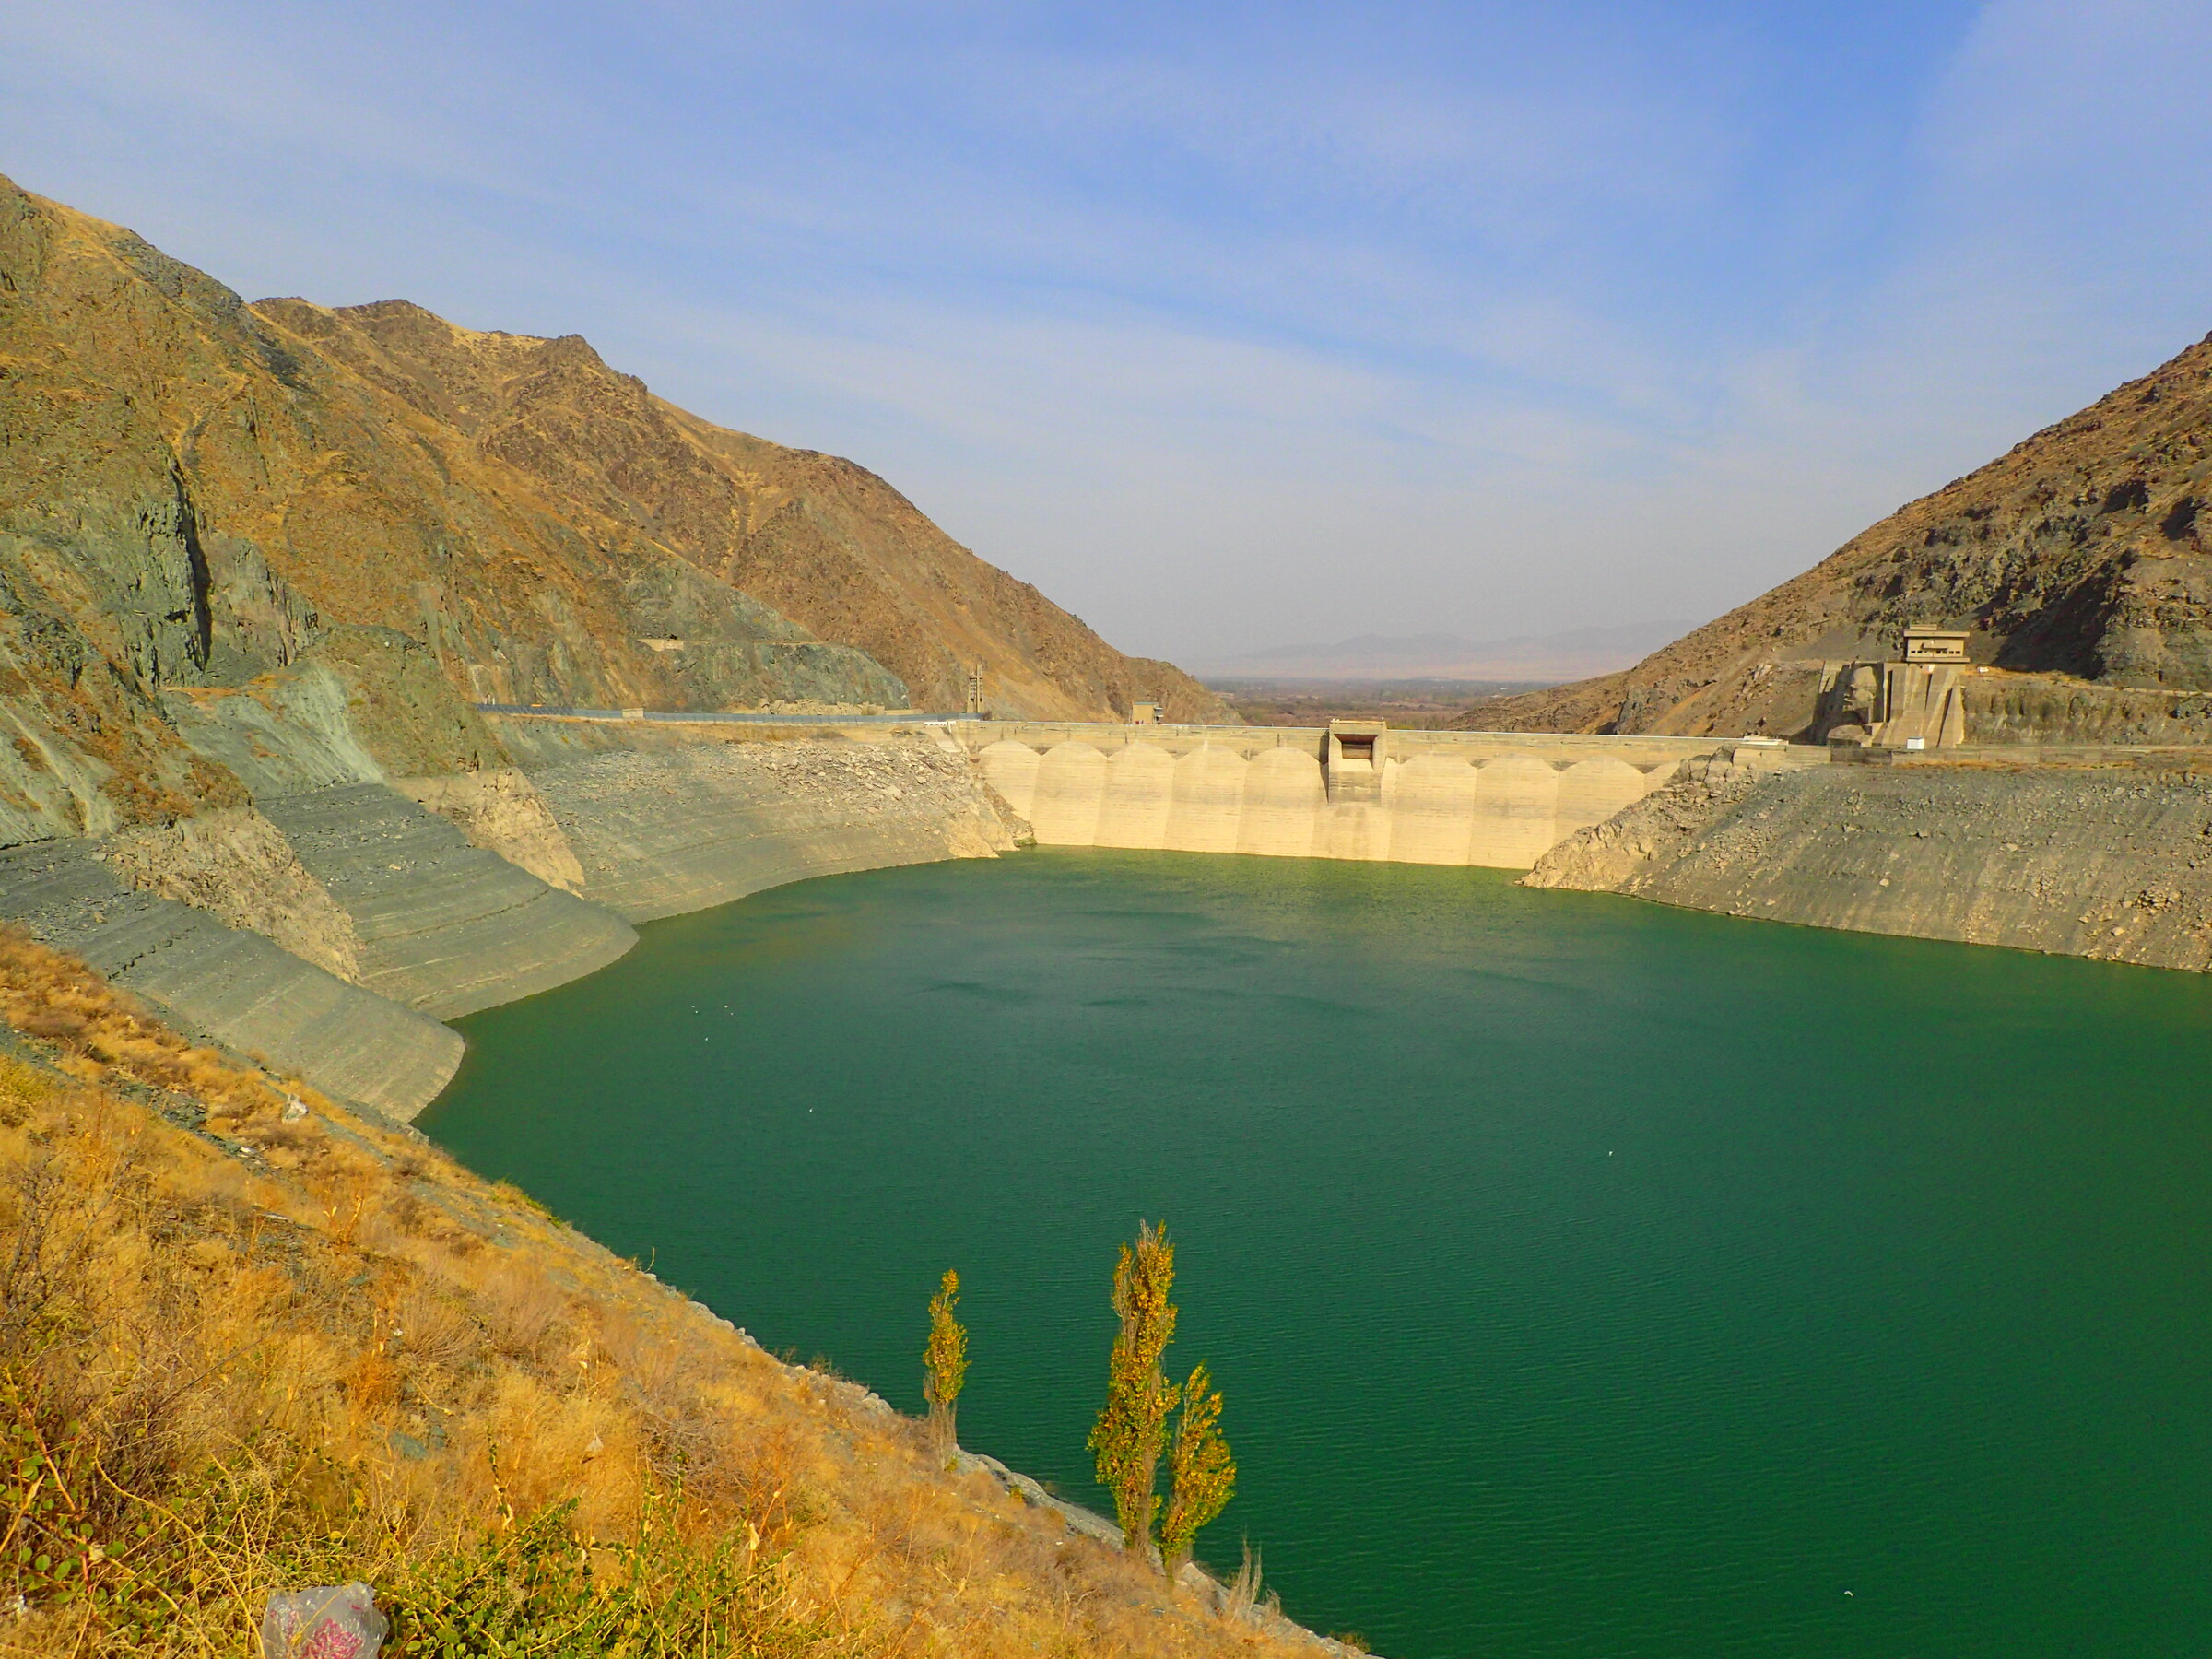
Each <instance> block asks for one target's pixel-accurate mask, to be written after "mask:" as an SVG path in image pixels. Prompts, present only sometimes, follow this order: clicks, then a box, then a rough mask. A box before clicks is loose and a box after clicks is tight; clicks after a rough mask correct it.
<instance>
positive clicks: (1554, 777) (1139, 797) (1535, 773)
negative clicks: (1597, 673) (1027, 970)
mask: <svg viewBox="0 0 2212 1659" xmlns="http://www.w3.org/2000/svg"><path fill="white" fill-rule="evenodd" d="M950 730H951V731H952V732H953V734H954V735H956V736H957V737H958V738H959V741H960V742H961V744H962V746H963V747H965V748H967V750H968V751H969V753H971V755H972V756H974V758H975V759H976V761H977V763H978V765H979V766H980V768H981V770H982V774H983V779H984V781H985V782H988V783H989V784H990V785H991V787H992V788H993V789H994V790H995V791H996V792H997V793H998V794H999V795H1001V796H1002V797H1003V798H1004V799H1005V800H1006V804H1007V805H1008V806H1011V807H1012V808H1013V809H1014V810H1015V811H1016V812H1018V813H1019V814H1020V815H1021V816H1022V817H1023V818H1027V819H1028V820H1029V822H1030V826H1031V827H1032V829H1033V830H1035V832H1036V836H1037V840H1038V841H1039V842H1040V843H1041V844H1043V845H1046V846H1058V847H1129V848H1138V849H1145V850H1148V851H1154V852H1173V853H1257V854H1261V855H1272V856H1276V857H1281V858H1343V859H1358V860H1368V861H1375V862H1389V863H1396V864H1428V865H1485V866H1488V867H1491V868H1497V869H1509V870H1525V869H1527V868H1529V867H1530V866H1531V865H1534V864H1535V862H1536V860H1537V859H1539V858H1540V857H1542V856H1543V855H1544V854H1545V853H1547V852H1548V851H1550V850H1551V849H1552V848H1553V847H1555V846H1557V845H1558V844H1559V842H1560V841H1564V840H1566V839H1567V838H1568V837H1569V836H1571V835H1572V834H1573V833H1574V832H1575V831H1576V830H1582V829H1584V828H1586V827H1588V826H1589V825H1592V824H1600V823H1603V822H1605V820H1606V819H1607V818H1611V817H1612V816H1613V815H1614V814H1615V813H1617V812H1618V811H1620V810H1621V808H1623V807H1624V806H1630V805H1631V804H1633V803H1635V802H1637V801H1640V800H1641V799H1642V798H1643V797H1644V796H1645V795H1647V794H1651V793H1652V792H1653V790H1655V789H1660V788H1663V787H1664V786H1665V785H1666V784H1667V783H1668V782H1672V781H1673V779H1674V777H1675V773H1676V771H1677V768H1678V767H1679V766H1680V765H1681V763H1682V762H1683V761H1685V760H1688V759H1695V758H1697V757H1700V756H1706V755H1712V753H1714V752H1715V750H1716V749H1718V748H1720V747H1727V746H1726V745H1724V741H1723V740H1719V739H1715V738H1712V737H1619V736H1610V735H1606V736H1594V735H1591V736H1585V735H1555V734H1548V733H1546V734H1522V733H1511V732H1426V731H1403V730H1390V729H1387V728H1386V727H1384V726H1383V725H1382V724H1381V723H1379V722H1374V723H1370V722H1348V721H1338V722H1336V723H1335V724H1332V725H1331V726H1329V727H1327V728H1325V729H1324V728H1319V727H1311V726H1159V725H1102V724H1054V723H1041V722H1011V721H993V722H984V721H980V720H979V721H961V722H956V723H951V724H950ZM1734 747H1736V748H1737V750H1738V751H1739V754H1740V755H1741V758H1743V759H1754V758H1756V759H1755V763H1757V764H1760V765H1763V766H1769V767H1773V768H1776V769H1781V768H1783V767H1790V766H1794V765H1804V764H1825V763H1826V762H1827V760H1828V759H1829V757H1828V756H1827V755H1826V754H1825V753H1824V752H1821V751H1818V750H1815V751H1810V752H1803V751H1792V750H1790V749H1787V748H1785V747H1783V746H1782V745H1780V744H1779V743H1762V744H1758V745H1757V746H1756V747H1754V746H1753V745H1752V744H1750V743H1743V744H1739V745H1736V746H1734Z"/></svg>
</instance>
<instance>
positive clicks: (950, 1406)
mask: <svg viewBox="0 0 2212 1659" xmlns="http://www.w3.org/2000/svg"><path fill="white" fill-rule="evenodd" d="M959 1301H960V1276H959V1274H957V1273H955V1272H954V1271H953V1270H952V1269H951V1268H949V1267H947V1268H946V1269H945V1278H944V1281H943V1282H942V1283H941V1284H939V1285H938V1287H937V1293H936V1294H935V1296H933V1297H931V1298H930V1299H929V1343H928V1346H926V1347H924V1348H923V1350H922V1397H923V1398H924V1400H926V1401H928V1402H929V1431H930V1438H931V1439H932V1441H934V1442H935V1445H936V1448H937V1454H938V1455H939V1456H940V1457H950V1456H951V1455H952V1453H954V1452H955V1451H956V1450H958V1449H959V1438H958V1436H957V1434H956V1433H955V1431H954V1421H953V1418H954V1414H955V1413H956V1412H957V1411H958V1409H959V1397H960V1390H961V1389H962V1388H963V1387H965V1386H966V1385H967V1382H968V1327H967V1326H966V1325H964V1324H961V1323H960V1322H959V1320H958V1319H957V1318H955V1317H954V1316H953V1310H954V1309H955V1308H957V1307H959Z"/></svg>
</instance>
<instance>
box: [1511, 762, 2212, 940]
mask: <svg viewBox="0 0 2212 1659" xmlns="http://www.w3.org/2000/svg"><path fill="white" fill-rule="evenodd" d="M1685 770H1686V771H1690V772H1693V773H1696V774H1698V775H1694V776H1691V777H1688V778H1687V779H1686V780H1685V781H1683V782H1679V783H1677V784H1675V785H1673V786H1671V787H1669V788H1667V789H1665V790H1663V791H1660V792H1659V793H1657V794H1653V795H1652V796H1651V797H1650V798H1648V799H1647V800H1645V801H1643V802H1641V803H1640V804H1639V805H1638V806H1634V807H1632V808H1630V810H1629V811H1628V812H1625V813H1623V814H1622V815H1621V816H1620V817H1619V818H1617V819H1615V820H1614V821H1613V822H1611V823H1609V824H1606V825H1602V826H1599V827H1597V828H1595V829H1593V830H1587V831H1584V832H1583V833H1582V834H1580V835H1578V836H1576V837H1574V838H1573V839H1571V840H1570V841H1567V842H1566V843H1565V844H1563V845H1562V846H1560V847H1559V848H1558V849H1556V850H1555V851H1553V852H1552V853H1548V854H1547V855H1546V857H1545V858H1543V859H1542V860H1541V861H1540V862H1539V863H1538V864H1537V865H1536V867H1535V870H1534V871H1533V872H1532V873H1531V874H1530V875H1529V876H1528V877H1526V878H1525V881H1526V883H1527V885H1529V886H1532V887H1557V888H1580V889H1583V890H1585V891H1593V892H1614V893H1625V894H1630V895H1632V896H1635V897H1638V898H1644V899H1653V900H1659V901H1661V902H1663V903H1667V904H1678V905H1683V906H1686V907H1688V908H1690V909H1694V910H1708V911H1719V912H1724V913H1727V914H1730V915H1737V916H1758V917H1763V918H1766V919H1767V920H1770V921H1776V922H1796V923H1802V924H1807V925H1810V926H1815V927H1838V928H1847V929H1851V930H1854V931H1857V932H1862V933H1879V934H1898V935H1910V936H1914V937H1921V938H1934V939H1958V940H1962V941H1965V942H1968V943H1971V944H1977V945H2004V946H2010V947H2014V948H2017V949H2022V950H2041V951H2049V952H2054V953H2059V954H2064V955H2069V956H2085V957H2095V958H2101V959H2111V960H2115V961H2124V962H2140V963H2144V964H2146V965H2148V966H2154V967H2160V968H2188V969H2195V970H2199V971H2202V970H2206V969H2212V771H2206V772H2204V773H2201V774H2200V773H2194V772H2188V771H2169V772H2165V773H2163V774H2161V773H2157V772H2145V771H2139V770H2079V769H2070V768H2069V769H2061V768H2029V769H2023V770H2018V771H2001V770H1994V769H1989V770H1984V769H1979V768H1974V767H1967V766H1956V765H1930V766H1912V767H1894V768H1892V767H1880V766H1833V767H1824V768H1821V769H1819V770H1817V771H1801V772H1794V773H1785V774H1779V775H1776V774H1766V775H1754V774H1752V773H1750V772H1748V771H1743V770H1741V769H1735V768H1730V767H1727V766H1725V765H1721V764H1711V765H1708V766H1706V767H1692V768H1688V769H1685Z"/></svg>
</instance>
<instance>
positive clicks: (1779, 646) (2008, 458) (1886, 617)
mask: <svg viewBox="0 0 2212 1659" xmlns="http://www.w3.org/2000/svg"><path fill="white" fill-rule="evenodd" d="M2208 446H2212V339H2207V340H2206V341H2202V342H2200V343H2198V344H2197V345H2194V346H2192V347H2189V348H2188V349H2187V350H2186V351H2183V353H2182V354H2181V355H2180V356H2179V357H2176V358H2175V359H2173V360H2172V361H2171V362H2169V363H2167V364H2165V365H2164V366H2163V367H2161V368H2159V369H2158V370H2156V371H2153V372H2152V373H2150V374H2147V375H2146V376H2144V377H2143V378H2142V379H2141V380H2137V381H2133V382H2129V383H2128V384H2126V385H2124V386H2122V387H2121V388H2120V389H2119V390H2118V391H2116V392H2113V393H2112V394H2110V395H2109V396H2106V397H2103V398H2101V399H2100V400H2099V401H2098V402H2097V403H2095V404H2094V405H2092V406H2089V407H2088V408H2087V409H2084V410H2083V411H2081V413H2079V414H2077V415H2075V416H2072V417H2069V418H2067V419H2065V420H2063V421H2060V422H2059V423H2058V424H2057V425H2055V426H2053V427H2050V428H2047V429H2044V430H2043V431H2041V432H2038V433H2036V434H2035V436H2033V437H2032V438H2030V439H2028V440H2026V441H2023V442H2021V443H2019V444H2018V445H2016V446H2015V447H2014V448H2013V449H2012V450H2011V451H2010V452H2008V453H2006V454H2005V455H2003V456H2002V457H2000V458H1999V459H1997V460H1995V461H1993V462H1991V463H1990V464H1989V465H1987V466H1984V467H1983V468H1981V469H1980V470H1979V471H1977V472H1974V473H1972V474H1971V475H1969V476H1968V477H1963V478H1959V479H1958V480H1956V481H1954V482H1952V483H1950V484H1947V485H1946V486H1945V487H1944V488H1941V489H1939V490H1937V491H1936V492H1935V494H1933V495H1930V496H1925V497H1924V498H1922V499H1921V500H1917V501H1914V502H1912V503H1911V504H1910V505H1908V506H1905V507H1903V508H1900V510H1899V511H1898V512H1894V513H1892V514H1890V515H1889V516H1888V518H1886V519H1884V520H1882V521H1881V523H1879V524H1876V525H1874V526H1872V527H1871V528H1870V529H1867V530H1865V531H1864V532H1862V533H1861V534H1860V535H1856V536H1854V537H1853V538H1852V539H1851V540H1850V541H1849V542H1847V543H1845V544H1844V545H1843V546H1842V547H1841V548H1839V549H1837V551H1836V552H1835V553H1833V554H1832V555H1830V557H1829V558H1828V559H1824V560H1822V561H1821V563H1820V564H1818V565H1817V566H1816V567H1815V568H1814V569H1812V570H1810V571H1806V573H1805V574H1804V575H1802V576H1799V577H1796V578H1794V580H1792V581H1789V582H1784V583H1783V584H1782V586H1780V587H1778V588H1776V589H1774V590H1773V591H1772V592H1771V593H1768V594H1762V595H1761V596H1760V597H1759V598H1757V599H1755V600H1753V601H1752V602H1751V603H1750V604H1748V605H1746V606H1739V607H1738V608H1736V609H1735V610H1733V611H1730V612H1729V613H1728V614H1727V615H1726V616H1724V617H1721V618H1717V619H1716V620H1714V621H1712V622H1709V623H1707V624H1706V625H1705V626H1704V627H1702V628H1700V629H1697V630H1696V631H1695V632H1693V633H1690V634H1688V635H1686V636H1685V637H1684V638H1682V639H1680V640H1677V641H1675V642H1674V643H1673V644H1671V645H1668V646H1666V647H1665V648H1664V649H1663V650H1660V651H1657V652H1654V653H1653V654H1652V655H1650V656H1648V657H1646V658H1645V659H1644V660H1643V661H1642V662H1641V663H1639V664H1637V665H1636V666H1635V667H1633V668H1630V669H1629V670H1627V671H1626V672H1625V673H1621V674H1615V675H1607V676H1606V677H1602V678H1599V679H1592V680H1585V681H1583V682H1581V683H1579V684H1577V685H1572V686H1563V687H1558V688H1552V689H1549V690H1546V691H1541V692H1535V693H1532V694H1529V695H1527V696H1523V697H1513V698H1501V699H1498V700H1493V701H1491V702H1488V703H1485V704H1480V705H1477V707H1476V708H1474V709H1472V710H1470V711H1469V712H1467V713H1466V714H1465V716H1463V717H1462V718H1461V719H1460V720H1459V721H1458V722H1456V723H1455V724H1460V725H1462V726H1465V727H1467V728H1470V729H1474V730H1495V731H1563V732H1596V731H1617V732H1653V733H1681V734H1688V735H1696V734H1719V735H1738V734H1744V733H1750V732H1767V733H1771V734H1772V735H1776V736H1796V735H1804V734H1806V732H1807V730H1808V729H1809V728H1810V727H1811V725H1812V724H1813V718H1814V712H1815V711H1814V703H1815V699H1816V698H1817V696H1818V687H1819V665H1820V664H1821V662H1822V661H1824V660H1844V659H1854V658H1855V659H1861V660H1864V659H1865V658H1867V657H1868V656H1870V655H1871V656H1873V657H1875V658H1877V660H1878V658H1879V657H1880V656H1882V655H1886V654H1888V653H1889V652H1890V651H1892V650H1893V649H1894V646H1895V642H1896V638H1897V635H1898V633H1899V631H1900V629H1902V628H1903V627H1904V625H1906V624H1908V623H1932V624H1941V625H1944V626H1947V627H1953V628H1962V629H1971V630H1972V631H1973V633H1974V635H1975V638H1974V641H1973V645H1972V650H1973V654H1974V658H1975V660H1976V661H1977V662H1979V663H1984V664H1989V665H1994V667H1996V668H1997V669H1999V670H2000V671H2014V672H2018V673H2024V674H2032V675H2038V676H2056V677H2064V678H2065V679H2066V680H2068V681H2070V682H2072V683H2073V684H2074V686H2075V687H2076V688H2077V690H2076V698H2075V700H2076V702H2077V705H2084V704H2087V703H2088V702H2091V701H2094V700H2096V699H2097V698H2098V696H2099V695H2100V692H2109V691H2112V690H2115V689H2122V688H2148V689H2155V690H2159V691H2161V692H2165V693H2169V694H2171V693H2183V692H2192V691H2206V690H2212V542H2208V541H2207V536H2212V518H2205V519H2204V520H2203V521H2202V522H2200V513H2201V510H2202V508H2203V507H2204V505H2205V504H2206V502H2207V501H2212V448H2208ZM2077 712H2078V710H2077ZM2093 718H2095V719H2105V718H2121V719H2124V718H2125V716H2124V714H2122V715H2116V716H2110V717H2107V716H2094V717H2093ZM2009 729H2014V730H2017V729H2018V724H2017V719H2016V721H2015V724H2014V725H2013V727H2011V728H2009ZM1974 735H1975V734H1974V731H1973V728H1972V724H1971V713H1970V724H1969V736H1970V739H1971V738H1973V737H1974Z"/></svg>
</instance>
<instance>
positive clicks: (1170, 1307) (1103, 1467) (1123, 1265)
mask: <svg viewBox="0 0 2212 1659" xmlns="http://www.w3.org/2000/svg"><path fill="white" fill-rule="evenodd" d="M1174 1283H1175V1247H1174V1245H1172V1244H1171V1243H1169V1242H1168V1231H1167V1227H1166V1225H1165V1224H1164V1223H1163V1224H1162V1225H1160V1226H1159V1227H1154V1226H1152V1225H1151V1224H1150V1223H1149V1222H1146V1221H1140V1222H1138V1223H1137V1229H1136V1246H1135V1249H1131V1248H1130V1246H1128V1245H1127V1244H1124V1245H1123V1246H1122V1254H1121V1260H1120V1262H1119V1263H1118V1264H1117V1265H1115V1267H1114V1270H1113V1311H1114V1312H1115V1313H1117V1314H1118V1315H1120V1317H1121V1322H1122V1328H1121V1334H1120V1335H1117V1336H1116V1337H1115V1338H1114V1342H1113V1354H1112V1358H1111V1359H1109V1360H1108V1362H1107V1369H1106V1404H1105V1405H1104V1406H1102V1407H1101V1408H1100V1411H1099V1420H1098V1421H1097V1422H1096V1423H1095V1424H1093V1425H1092V1427H1091V1430H1090V1449H1091V1452H1092V1453H1093V1454H1094V1455H1095V1457H1096V1459H1097V1464H1098V1473H1099V1484H1100V1486H1102V1487H1105V1488H1107V1489H1108V1490H1109V1491H1111V1492H1112V1494H1113V1512H1114V1518H1115V1519H1116V1520H1118V1521H1119V1522H1120V1523H1121V1524H1122V1545H1123V1547H1124V1548H1125V1549H1130V1550H1135V1551H1137V1552H1139V1553H1145V1552H1147V1551H1148V1550H1149V1548H1150V1547H1151V1543H1152V1515H1153V1511H1154V1509H1155V1507H1156V1505H1157V1502H1158V1499H1157V1495H1156V1489H1155V1488H1156V1483H1157V1481H1158V1477H1159V1457H1160V1453H1161V1452H1162V1451H1163V1450H1165V1440H1166V1428H1167V1421H1168V1414H1169V1413H1170V1412H1171V1411H1173V1410H1174V1409H1175V1402H1176V1399H1177V1398H1178V1395H1179V1391H1178V1390H1177V1389H1176V1387H1175V1385H1174V1384H1173V1383H1171V1382H1169V1381H1168V1380H1167V1378H1166V1377H1165V1376H1164V1375H1162V1374H1161V1372H1160V1369H1159V1359H1160V1356H1161V1355H1162V1354H1163V1353H1165V1352H1166V1351H1167V1347H1168V1344H1169V1343H1171V1342H1172V1341H1173V1340H1174V1339H1175V1306H1174V1304H1173V1303H1172V1302H1171V1301H1169V1300H1168V1291H1169V1290H1170V1288H1171V1287H1172V1286H1173V1285H1174Z"/></svg>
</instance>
